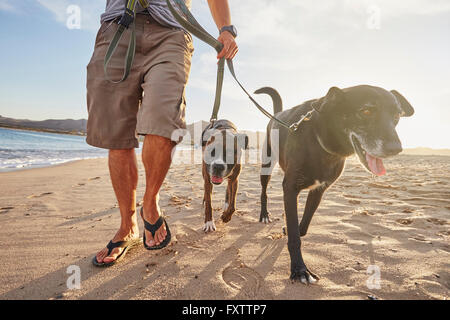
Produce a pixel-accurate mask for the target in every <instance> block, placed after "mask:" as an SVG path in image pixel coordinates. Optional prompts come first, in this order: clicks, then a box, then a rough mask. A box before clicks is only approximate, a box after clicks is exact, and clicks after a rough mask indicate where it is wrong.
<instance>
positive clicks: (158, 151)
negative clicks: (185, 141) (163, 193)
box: [142, 134, 175, 247]
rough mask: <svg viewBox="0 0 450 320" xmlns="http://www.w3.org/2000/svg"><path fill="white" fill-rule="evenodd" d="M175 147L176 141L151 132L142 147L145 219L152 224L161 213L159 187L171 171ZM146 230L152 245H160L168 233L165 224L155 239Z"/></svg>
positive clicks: (148, 240) (146, 236)
mask: <svg viewBox="0 0 450 320" xmlns="http://www.w3.org/2000/svg"><path fill="white" fill-rule="evenodd" d="M174 147H175V143H174V142H172V141H171V140H170V139H168V138H164V137H160V136H155V135H150V134H148V135H146V136H145V140H144V147H143V149H142V161H143V163H144V167H145V176H146V189H145V195H144V219H145V220H146V221H147V222H149V223H151V224H155V223H156V221H157V220H158V218H159V216H160V214H161V211H160V209H159V205H158V200H159V189H160V188H161V185H162V183H163V182H164V179H165V178H166V174H167V171H169V168H170V164H171V162H172V149H173V148H174ZM144 232H145V238H146V240H147V245H148V246H150V247H152V246H155V245H159V244H160V243H161V242H163V241H164V239H165V238H166V235H167V231H166V226H165V224H163V225H162V226H161V227H160V228H159V229H158V231H156V233H155V238H154V239H153V236H152V234H151V233H150V232H149V231H147V230H144Z"/></svg>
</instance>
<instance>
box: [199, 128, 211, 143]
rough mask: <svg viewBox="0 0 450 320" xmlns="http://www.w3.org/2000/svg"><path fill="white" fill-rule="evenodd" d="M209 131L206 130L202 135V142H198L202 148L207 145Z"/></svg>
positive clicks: (209, 135)
mask: <svg viewBox="0 0 450 320" xmlns="http://www.w3.org/2000/svg"><path fill="white" fill-rule="evenodd" d="M211 131H212V130H211V129H209V128H206V129H205V130H204V131H203V133H202V141H200V143H201V145H202V147H205V146H206V144H207V143H208V141H209V139H210V138H211Z"/></svg>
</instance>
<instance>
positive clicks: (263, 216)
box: [259, 213, 272, 224]
mask: <svg viewBox="0 0 450 320" xmlns="http://www.w3.org/2000/svg"><path fill="white" fill-rule="evenodd" d="M259 222H262V223H265V224H268V223H272V219H270V213H261V215H260V216H259Z"/></svg>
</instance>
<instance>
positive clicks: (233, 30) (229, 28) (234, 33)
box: [221, 25, 237, 38]
mask: <svg viewBox="0 0 450 320" xmlns="http://www.w3.org/2000/svg"><path fill="white" fill-rule="evenodd" d="M224 31H228V32H230V33H231V34H232V35H233V36H234V37H235V38H236V37H237V29H236V27H235V26H233V25H231V26H226V27H223V28H222V31H221V32H224Z"/></svg>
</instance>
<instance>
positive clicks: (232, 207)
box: [222, 179, 239, 223]
mask: <svg viewBox="0 0 450 320" xmlns="http://www.w3.org/2000/svg"><path fill="white" fill-rule="evenodd" d="M238 184H239V182H238V179H234V180H229V181H228V188H227V195H228V206H227V208H226V210H224V212H223V214H222V221H223V222H225V223H227V222H229V221H230V220H231V217H232V216H233V213H234V212H235V211H236V194H237V190H238Z"/></svg>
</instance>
